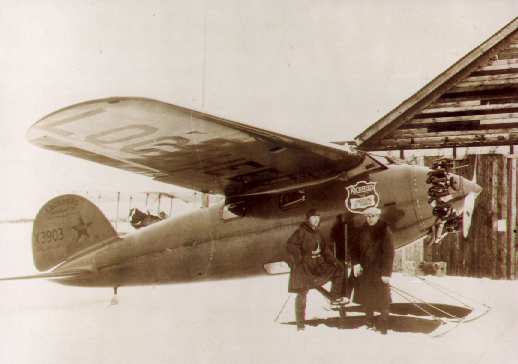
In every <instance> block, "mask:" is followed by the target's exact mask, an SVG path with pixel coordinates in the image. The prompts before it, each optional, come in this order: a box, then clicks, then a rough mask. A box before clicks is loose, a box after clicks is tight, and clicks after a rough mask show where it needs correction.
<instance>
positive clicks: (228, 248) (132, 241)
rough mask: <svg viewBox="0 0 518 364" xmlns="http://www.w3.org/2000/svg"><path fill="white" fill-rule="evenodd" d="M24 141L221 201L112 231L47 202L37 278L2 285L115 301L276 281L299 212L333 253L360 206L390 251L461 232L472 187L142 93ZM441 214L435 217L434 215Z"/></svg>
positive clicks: (52, 119)
mask: <svg viewBox="0 0 518 364" xmlns="http://www.w3.org/2000/svg"><path fill="white" fill-rule="evenodd" d="M27 137H28V139H29V140H30V141H31V142H32V143H33V144H35V145H38V146H40V147H43V148H46V149H51V150H54V151H58V152H62V153H65V154H69V155H72V156H75V157H79V158H84V159H88V160H91V161H94V162H98V163H101V164H105V165H108V166H112V167H118V168H122V169H125V170H129V171H133V172H136V173H140V174H145V175H147V176H149V177H151V178H153V179H155V180H158V181H161V182H165V183H170V184H174V185H178V186H181V187H186V188H190V189H193V190H196V191H201V192H204V193H213V194H214V193H216V194H222V195H225V199H224V201H222V202H220V203H218V204H216V205H214V206H212V207H209V208H204V209H199V210H196V211H192V212H189V213H187V214H183V215H180V216H173V217H170V218H166V219H164V220H161V221H158V222H156V223H153V224H151V225H148V226H145V227H142V228H140V229H138V230H136V231H134V232H131V233H128V234H126V235H123V236H119V235H118V234H117V232H116V231H115V230H114V228H113V227H112V225H111V223H110V222H109V220H108V219H107V218H106V217H105V216H104V215H103V213H102V212H101V211H100V210H99V209H98V208H97V207H96V206H95V205H94V204H93V203H92V202H90V201H88V200H87V199H86V198H84V197H81V196H79V195H73V194H66V195H62V196H58V197H55V198H53V199H51V200H50V201H48V202H47V203H46V204H45V205H44V206H43V207H42V208H41V209H40V211H39V212H38V214H37V216H36V218H35V221H34V225H33V235H32V249H33V258H34V265H35V267H36V269H37V270H39V271H40V272H43V273H41V274H35V275H29V276H21V277H10V278H4V280H5V279H31V278H49V279H51V280H52V281H55V282H58V283H61V284H65V285H75V286H87V287H112V288H113V289H114V292H115V295H116V293H117V289H118V288H119V287H123V286H133V285H157V284H167V283H179V282H194V281H203V280H216V279H226V278H240V277H246V276H253V275H258V274H266V273H270V274H275V273H284V272H286V262H287V261H288V256H287V251H286V241H287V240H288V238H289V236H290V235H291V234H292V233H293V232H294V231H295V229H296V228H297V227H298V226H299V225H300V223H301V222H302V221H304V219H305V214H306V212H307V211H308V209H309V208H315V209H317V210H318V211H319V212H320V214H321V232H322V233H323V234H324V236H327V237H329V238H330V239H333V240H334V241H335V243H336V244H337V246H341V245H343V244H344V242H345V241H346V240H348V239H349V240H350V239H354V237H353V236H351V234H353V231H354V229H352V228H351V229H349V230H350V231H345V230H344V226H345V225H347V226H351V227H353V226H355V225H358V224H359V223H360V222H362V219H363V215H362V211H364V210H365V209H367V208H369V207H372V206H378V207H379V208H381V209H382V211H383V215H382V217H383V219H384V220H385V221H387V222H388V223H389V225H390V226H391V228H392V230H393V234H394V239H395V245H396V248H399V247H402V246H404V245H407V244H409V243H411V242H414V241H415V240H416V239H418V238H420V237H423V236H426V235H430V234H432V231H433V230H434V229H436V230H437V229H438V228H439V227H441V226H442V227H446V230H448V229H449V230H451V231H454V230H457V229H459V221H460V220H462V219H463V218H464V220H465V221H464V225H469V223H470V221H469V219H470V218H471V215H472V214H471V211H465V210H466V209H465V208H464V204H465V201H466V200H470V199H471V200H473V196H475V198H476V195H478V194H479V193H480V191H481V188H480V186H478V185H477V184H476V183H475V182H472V181H470V180H468V179H465V178H463V177H460V176H458V175H455V174H453V173H451V171H450V168H449V165H448V163H447V162H446V161H443V160H440V161H438V162H437V163H436V165H435V166H434V168H432V169H430V168H427V167H420V166H413V165H407V164H400V163H395V162H394V161H393V160H391V159H390V158H388V157H381V156H377V155H375V154H372V153H369V152H365V151H362V150H359V149H357V148H354V147H351V146H349V145H338V144H333V143H328V144H322V143H317V142H314V141H309V140H302V139H298V138H293V137H290V136H288V135H282V134H279V133H276V132H273V131H268V130H264V129H259V128H255V127H253V126H250V125H246V124H243V123H238V122H235V121H230V120H226V119H223V118H219V117H216V116H213V115H209V114H205V113H201V112H198V111H195V110H190V109H187V108H184V107H180V106H176V105H172V104H168V103H165V102H161V101H157V100H151V99H145V98H135V97H113V98H107V99H100V100H94V101H88V102H84V103H80V104H77V105H73V106H70V107H67V108H64V109H61V110H58V111H56V112H54V113H52V114H50V115H47V116H45V117H44V118H42V119H41V120H39V121H38V122H36V123H35V124H34V125H33V126H32V127H31V128H30V129H29V131H28V134H27ZM432 180H434V181H432ZM435 180H436V181H435ZM431 191H432V192H433V193H432V192H431ZM434 191H435V192H434ZM437 191H438V192H439V193H438V194H437V193H436V192H437ZM444 191H446V194H444V193H443V194H442V195H441V193H442V192H444ZM434 193H435V194H434ZM468 196H469V197H468ZM471 200H470V201H471ZM443 205H444V206H446V207H447V209H446V210H447V212H448V213H446V214H445V213H442V212H441V211H442V210H440V209H439V210H440V211H439V210H438V208H439V207H440V206H443ZM473 206H474V203H471V204H470V206H469V208H470V209H473ZM452 216H453V217H454V219H453V220H452V219H451V217H452ZM337 232H338V233H337ZM342 255H343V254H342ZM342 259H344V257H343V256H342Z"/></svg>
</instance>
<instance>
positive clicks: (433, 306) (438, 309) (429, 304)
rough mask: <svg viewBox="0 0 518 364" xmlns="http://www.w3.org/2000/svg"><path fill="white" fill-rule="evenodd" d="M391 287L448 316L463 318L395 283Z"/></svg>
mask: <svg viewBox="0 0 518 364" xmlns="http://www.w3.org/2000/svg"><path fill="white" fill-rule="evenodd" d="M391 287H392V288H393V289H395V290H396V291H399V292H402V293H404V294H406V295H407V296H408V297H412V298H413V299H415V300H416V301H417V302H419V303H421V304H424V305H427V306H429V307H431V308H433V309H434V310H437V311H439V312H441V313H443V314H445V315H446V316H449V317H450V318H455V319H457V320H461V318H460V317H458V316H455V315H452V314H451V313H449V312H446V311H444V310H442V309H440V308H439V307H437V306H435V305H432V304H431V303H428V302H426V301H424V300H422V299H420V298H419V297H416V296H414V295H412V294H411V293H408V292H406V291H404V290H402V289H401V288H397V287H394V286H393V285H391ZM432 316H434V317H435V315H432Z"/></svg>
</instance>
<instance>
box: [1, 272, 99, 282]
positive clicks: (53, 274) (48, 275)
mask: <svg viewBox="0 0 518 364" xmlns="http://www.w3.org/2000/svg"><path fill="white" fill-rule="evenodd" d="M88 272H89V271H87V270H74V271H66V272H49V273H40V274H33V275H28V276H16V277H5V278H0V281H18V280H22V279H42V278H67V277H74V276H78V275H80V274H84V273H88Z"/></svg>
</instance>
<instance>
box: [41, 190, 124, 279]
mask: <svg viewBox="0 0 518 364" xmlns="http://www.w3.org/2000/svg"><path fill="white" fill-rule="evenodd" d="M115 237H117V233H116V232H115V230H114V229H113V227H112V225H111V223H110V221H108V219H107V218H106V217H105V216H104V214H103V213H102V212H101V211H100V210H99V209H98V208H97V207H96V206H95V205H94V204H93V203H91V202H90V201H88V200H87V199H85V198H84V197H81V196H78V195H71V194H70V195H62V196H58V197H55V198H53V199H52V200H50V201H48V202H47V203H46V204H45V205H43V207H42V208H41V209H40V211H39V212H38V214H37V215H36V219H35V220H34V224H33V228H32V254H33V259H34V266H35V267H36V269H38V270H39V271H46V270H48V269H50V268H52V267H55V266H56V265H58V264H59V263H61V262H63V261H64V260H65V259H67V258H68V257H70V256H71V255H73V254H75V253H77V252H79V251H81V250H83V249H85V248H88V247H89V246H91V245H93V244H96V243H98V242H100V241H103V240H106V239H109V238H115Z"/></svg>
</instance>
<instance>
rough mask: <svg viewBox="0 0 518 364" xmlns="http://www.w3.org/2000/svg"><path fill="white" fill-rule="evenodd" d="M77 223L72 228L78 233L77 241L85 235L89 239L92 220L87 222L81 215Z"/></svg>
mask: <svg viewBox="0 0 518 364" xmlns="http://www.w3.org/2000/svg"><path fill="white" fill-rule="evenodd" d="M78 220H79V221H78V223H77V225H74V226H72V229H74V230H75V231H76V233H77V237H76V241H79V240H81V238H82V237H83V236H84V237H86V238H87V239H89V238H90V234H89V233H88V228H89V227H90V225H92V223H91V222H87V223H85V222H84V220H83V218H82V217H79V219H78Z"/></svg>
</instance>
